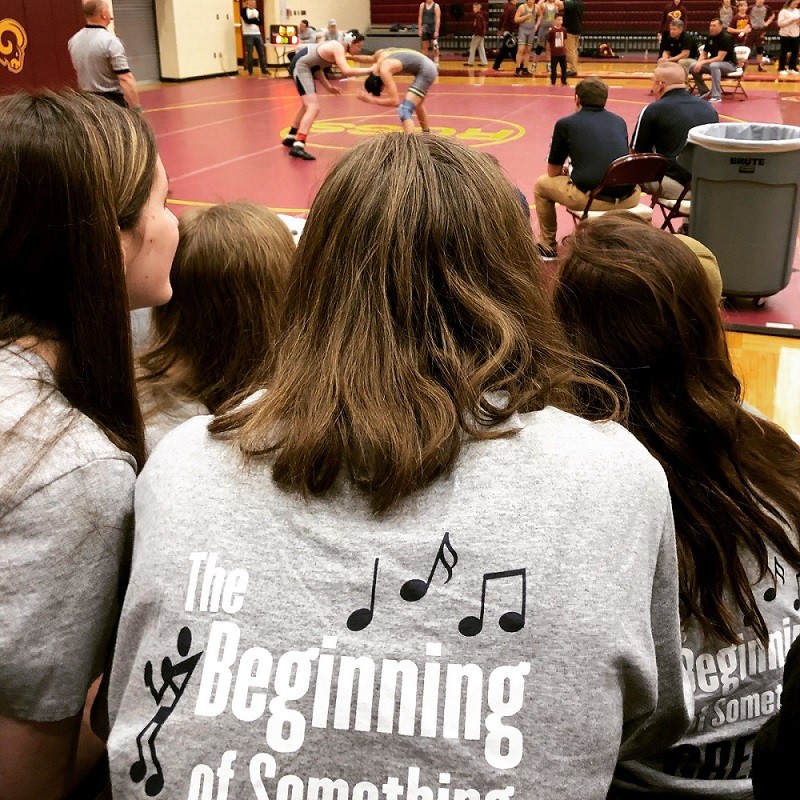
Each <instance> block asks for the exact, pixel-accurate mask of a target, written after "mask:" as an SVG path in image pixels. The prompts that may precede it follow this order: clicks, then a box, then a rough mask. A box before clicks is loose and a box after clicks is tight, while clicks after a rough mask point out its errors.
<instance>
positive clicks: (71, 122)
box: [0, 92, 157, 459]
mask: <svg viewBox="0 0 800 800" xmlns="http://www.w3.org/2000/svg"><path fill="white" fill-rule="evenodd" d="M0 129H2V131H3V135H2V136H1V137H0V252H2V254H3V257H2V265H0V340H6V341H8V340H15V339H19V338H22V337H29V336H33V337H37V338H39V339H55V340H58V342H59V344H60V352H59V359H58V366H57V370H56V381H57V384H58V387H59V389H60V390H61V391H62V392H63V393H64V394H65V395H66V396H67V398H68V399H69V400H70V401H71V402H72V404H73V405H74V406H76V407H77V408H79V409H80V410H81V411H83V412H84V413H86V414H87V415H88V416H90V417H91V418H92V419H94V420H95V421H96V422H97V423H98V424H100V425H101V426H102V427H103V428H104V429H105V430H106V432H107V433H108V434H109V435H110V436H111V438H112V439H114V441H115V442H116V443H117V444H120V445H121V446H123V447H124V448H125V449H128V450H129V451H130V452H132V453H133V454H134V455H136V456H137V458H139V459H141V458H142V455H143V439H142V431H141V419H140V418H139V414H138V409H137V408H136V405H135V393H134V391H133V370H132V360H131V352H130V347H131V345H130V326H129V322H128V300H127V295H126V287H125V271H124V267H123V262H122V250H121V245H120V237H119V229H120V228H122V229H127V228H132V227H135V225H136V223H137V221H138V218H139V215H140V214H141V211H142V208H143V207H144V205H145V203H146V201H147V198H148V196H149V194H150V189H151V186H152V183H153V177H154V171H155V164H156V158H157V153H156V149H155V140H154V138H153V134H152V132H151V131H150V128H149V127H148V126H147V124H146V123H145V122H144V121H143V120H142V119H141V118H140V117H139V116H138V115H136V114H133V113H131V112H128V111H126V110H124V109H121V108H118V107H116V106H115V105H114V104H113V103H109V102H107V101H105V100H103V99H101V98H94V97H91V96H82V95H78V94H74V93H67V94H53V93H51V92H45V93H42V94H27V93H18V94H14V95H10V96H8V97H5V98H2V99H0Z"/></svg>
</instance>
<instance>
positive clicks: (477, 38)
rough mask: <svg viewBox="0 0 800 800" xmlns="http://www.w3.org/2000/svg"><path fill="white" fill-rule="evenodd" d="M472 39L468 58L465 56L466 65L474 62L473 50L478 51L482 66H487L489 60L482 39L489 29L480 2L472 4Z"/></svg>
mask: <svg viewBox="0 0 800 800" xmlns="http://www.w3.org/2000/svg"><path fill="white" fill-rule="evenodd" d="M472 13H473V14H474V16H473V18H472V41H471V42H470V43H469V58H467V66H468V67H471V66H472V65H473V64H474V63H475V51H476V50H477V52H478V57H479V58H480V60H481V66H482V67H488V66H489V62H488V61H487V60H486V48H485V47H484V46H483V40H484V39H485V38H486V31H487V30H488V29H489V21H488V20H487V19H486V14H484V13H483V10H482V7H481V4H480V3H473V4H472Z"/></svg>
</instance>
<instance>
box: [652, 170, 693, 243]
mask: <svg viewBox="0 0 800 800" xmlns="http://www.w3.org/2000/svg"><path fill="white" fill-rule="evenodd" d="M691 188H692V183H691V181H689V182H687V183H685V184H684V186H683V190H682V191H681V193H680V194H679V195H678V197H677V199H675V200H668V199H667V198H666V197H660V196H659V195H658V194H654V195H653V202H652V207H653V208H656V206H658V208H660V209H661V213H662V214H663V215H664V222H663V223H662V225H661V230H662V231H663V230H666V229H669V232H670V233H677V231H676V230H675V228H673V227H672V223H673V222H674V221H675V220H677V219H688V218H689V212H690V211H691V210H692V201H691V200H686V199H685V198H686V195H687V194H689V192H690V191H691Z"/></svg>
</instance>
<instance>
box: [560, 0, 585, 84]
mask: <svg viewBox="0 0 800 800" xmlns="http://www.w3.org/2000/svg"><path fill="white" fill-rule="evenodd" d="M564 27H565V28H566V29H567V33H568V34H569V36H567V77H568V78H574V77H575V76H576V75H577V74H578V54H579V53H580V47H581V31H582V30H583V0H564Z"/></svg>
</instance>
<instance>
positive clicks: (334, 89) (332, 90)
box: [328, 86, 342, 94]
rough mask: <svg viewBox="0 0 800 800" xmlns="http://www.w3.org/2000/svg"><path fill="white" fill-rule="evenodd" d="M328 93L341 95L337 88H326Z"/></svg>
mask: <svg viewBox="0 0 800 800" xmlns="http://www.w3.org/2000/svg"><path fill="white" fill-rule="evenodd" d="M328 91H329V92H330V93H331V94H341V93H342V90H341V89H340V88H339V87H338V86H329V87H328Z"/></svg>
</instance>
